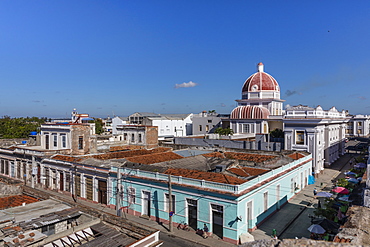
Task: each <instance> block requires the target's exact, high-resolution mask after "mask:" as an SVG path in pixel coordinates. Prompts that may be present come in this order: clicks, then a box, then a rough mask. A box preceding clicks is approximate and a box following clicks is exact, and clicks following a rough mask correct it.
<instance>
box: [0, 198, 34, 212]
mask: <svg viewBox="0 0 370 247" xmlns="http://www.w3.org/2000/svg"><path fill="white" fill-rule="evenodd" d="M37 201H38V199H36V198H34V197H31V196H27V195H15V196H8V197H2V198H0V210H2V209H6V208H12V207H17V206H21V205H22V203H26V204H30V203H33V202H37Z"/></svg>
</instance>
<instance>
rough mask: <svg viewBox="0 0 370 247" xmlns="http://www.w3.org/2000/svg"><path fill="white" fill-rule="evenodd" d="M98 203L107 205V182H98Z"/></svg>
mask: <svg viewBox="0 0 370 247" xmlns="http://www.w3.org/2000/svg"><path fill="white" fill-rule="evenodd" d="M98 202H99V203H101V204H107V182H106V181H103V180H98Z"/></svg>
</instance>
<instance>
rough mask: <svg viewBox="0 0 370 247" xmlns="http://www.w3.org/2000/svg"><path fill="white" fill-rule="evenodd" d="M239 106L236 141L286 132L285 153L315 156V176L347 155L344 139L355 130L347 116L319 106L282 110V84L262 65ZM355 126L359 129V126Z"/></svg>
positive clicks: (244, 89)
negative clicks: (288, 151)
mask: <svg viewBox="0 0 370 247" xmlns="http://www.w3.org/2000/svg"><path fill="white" fill-rule="evenodd" d="M236 102H238V106H237V107H236V108H235V109H233V110H232V112H231V116H230V120H229V121H230V128H231V129H232V130H233V131H234V136H233V139H243V138H253V137H255V135H256V134H267V135H268V134H269V133H270V132H271V131H273V130H275V129H281V130H283V131H284V148H285V149H287V150H299V151H308V152H310V153H312V157H313V162H312V164H313V169H312V170H313V172H314V173H315V174H316V175H317V174H319V173H320V172H321V171H322V170H324V166H329V165H330V164H332V163H333V162H334V161H335V160H337V159H338V158H339V156H340V155H342V154H344V152H345V145H344V144H345V137H346V132H349V131H347V130H346V129H350V126H352V124H348V123H350V119H351V118H350V117H349V116H347V115H346V112H345V111H342V112H339V111H338V110H337V109H336V108H335V107H332V108H331V109H329V110H327V111H325V110H323V109H322V108H321V107H320V106H317V107H316V108H311V107H307V106H302V105H299V106H289V105H288V106H287V107H286V109H285V110H283V102H284V100H282V99H280V87H279V84H278V82H277V81H276V80H275V79H274V78H273V77H272V76H271V75H269V74H268V73H266V72H264V65H263V64H262V63H259V64H258V71H257V72H256V73H254V74H253V75H251V76H250V77H249V78H248V79H247V80H246V81H245V82H244V84H243V87H242V99H239V100H236ZM355 125H356V127H358V125H359V124H358V123H357V124H355ZM363 125H365V123H364V124H363ZM368 125H369V124H367V126H368ZM353 128H354V127H353ZM356 131H357V129H356ZM362 133H364V132H362Z"/></svg>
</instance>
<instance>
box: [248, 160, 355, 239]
mask: <svg viewBox="0 0 370 247" xmlns="http://www.w3.org/2000/svg"><path fill="white" fill-rule="evenodd" d="M351 158H352V156H351V154H345V155H343V156H342V157H340V158H339V159H338V160H336V161H335V162H334V163H333V164H332V165H331V167H330V168H326V169H325V170H324V172H323V173H322V174H320V175H319V177H318V178H317V179H316V181H315V184H311V185H308V186H306V187H305V188H303V189H302V190H301V191H300V192H299V193H297V194H296V195H295V196H294V197H293V198H291V199H290V200H289V202H288V203H287V204H285V205H284V206H283V207H282V208H281V209H280V210H279V211H277V212H276V213H275V214H273V215H272V216H271V217H270V218H269V219H268V220H266V221H265V222H264V223H263V224H262V225H260V226H259V227H258V229H257V230H255V231H253V232H252V233H251V234H252V235H253V236H254V238H255V240H260V239H271V235H272V229H275V230H276V232H277V236H278V237H279V238H281V237H284V236H283V235H285V234H284V232H286V231H287V229H288V228H289V226H290V225H292V223H293V222H294V221H295V220H296V219H297V218H298V217H299V216H301V214H303V213H304V214H305V217H307V220H309V218H308V214H309V213H312V211H313V210H306V211H305V209H307V208H309V207H311V208H312V206H313V205H314V203H316V200H315V199H314V197H313V190H314V188H316V189H317V191H318V192H319V191H322V190H324V191H330V189H331V187H332V180H333V179H336V178H337V177H338V176H340V174H341V171H340V170H344V169H346V168H347V167H348V168H349V161H350V159H351ZM308 222H309V221H308ZM305 226H306V225H305V224H297V226H296V225H294V231H295V233H297V232H298V233H300V236H305V235H307V234H309V232H308V231H307V227H305ZM297 227H298V228H301V229H297Z"/></svg>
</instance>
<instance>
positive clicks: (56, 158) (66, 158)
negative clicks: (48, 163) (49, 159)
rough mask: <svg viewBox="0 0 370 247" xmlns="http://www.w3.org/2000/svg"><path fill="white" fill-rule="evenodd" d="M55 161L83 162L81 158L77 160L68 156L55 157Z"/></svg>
mask: <svg viewBox="0 0 370 247" xmlns="http://www.w3.org/2000/svg"><path fill="white" fill-rule="evenodd" d="M53 159H55V160H61V161H67V162H79V161H81V160H82V159H81V158H77V157H73V156H68V155H60V154H58V155H55V156H54V157H53Z"/></svg>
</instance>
